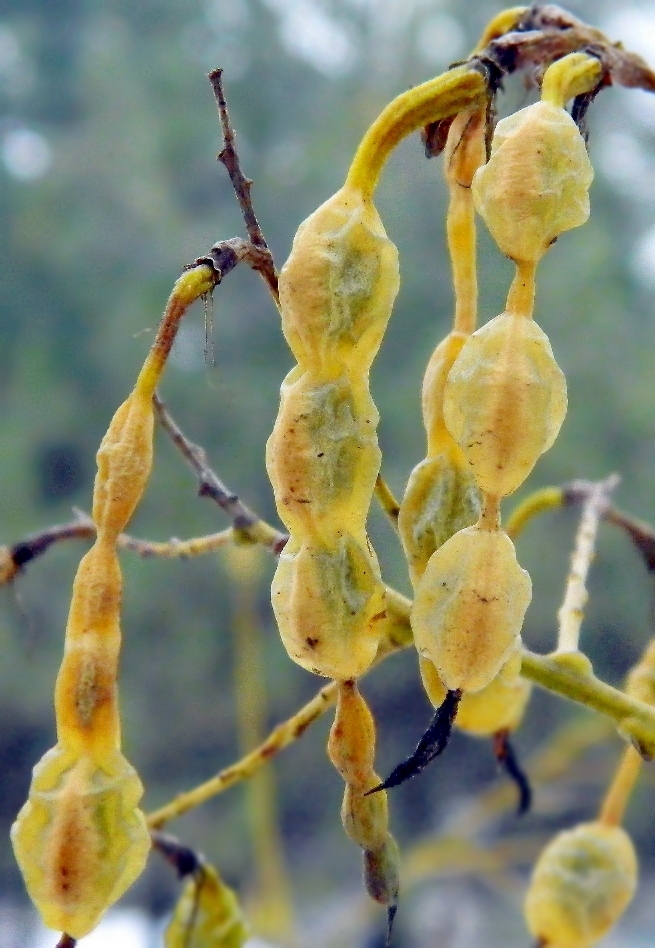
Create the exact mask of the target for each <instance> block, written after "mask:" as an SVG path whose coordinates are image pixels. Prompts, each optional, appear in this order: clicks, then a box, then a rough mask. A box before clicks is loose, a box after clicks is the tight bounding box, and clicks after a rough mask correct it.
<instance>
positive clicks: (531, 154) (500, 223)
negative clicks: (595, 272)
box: [472, 102, 594, 262]
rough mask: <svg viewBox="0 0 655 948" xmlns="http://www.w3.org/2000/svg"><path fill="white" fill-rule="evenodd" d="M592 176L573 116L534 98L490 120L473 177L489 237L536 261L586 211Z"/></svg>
mask: <svg viewBox="0 0 655 948" xmlns="http://www.w3.org/2000/svg"><path fill="white" fill-rule="evenodd" d="M593 177H594V172H593V168H592V167H591V162H590V161H589V156H588V155H587V149H586V146H585V143H584V139H583V138H582V136H581V135H580V132H579V131H578V128H577V126H576V124H575V122H574V121H573V119H572V118H571V116H570V115H569V114H568V112H566V111H565V110H564V109H562V108H560V107H559V106H557V105H553V104H552V103H550V102H536V103H534V105H529V106H528V107H527V108H525V109H521V110H520V111H519V112H515V113H514V114H513V115H510V116H509V117H508V118H505V119H503V120H502V121H500V122H499V123H498V125H497V126H496V130H495V133H494V137H493V141H492V143H491V157H490V159H489V161H488V162H487V164H486V165H483V166H482V167H481V168H479V169H478V171H477V172H476V174H475V177H474V178H473V186H472V187H473V200H474V201H475V207H476V210H477V211H478V213H479V214H480V215H481V217H482V218H483V219H484V222H485V223H486V225H487V227H488V228H489V230H490V232H491V235H492V236H493V238H494V240H495V241H496V243H497V244H498V246H499V247H500V249H501V250H502V251H503V253H504V254H506V255H507V256H508V257H511V258H512V260H516V261H535V262H536V261H537V260H539V259H540V258H541V257H542V256H543V254H544V253H545V252H546V250H548V247H549V246H550V245H551V244H552V243H553V241H554V240H556V239H557V237H558V236H559V235H560V234H561V233H563V232H564V231H566V230H569V229H570V228H572V227H579V226H580V225H581V224H584V223H585V221H586V220H587V218H588V217H589V187H590V185H591V182H592V180H593Z"/></svg>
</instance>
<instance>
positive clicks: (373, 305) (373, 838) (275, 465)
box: [266, 65, 486, 936]
mask: <svg viewBox="0 0 655 948" xmlns="http://www.w3.org/2000/svg"><path fill="white" fill-rule="evenodd" d="M482 97H485V101H486V74H485V70H484V69H480V68H478V67H477V66H471V65H466V66H462V67H457V68H455V69H453V70H451V71H450V72H449V73H446V74H445V75H444V76H441V77H439V78H438V79H436V80H432V81H431V82H429V83H425V84H424V85H423V86H419V87H417V88H416V89H412V90H410V91H409V92H408V93H405V94H404V95H402V96H399V97H398V99H396V100H394V101H393V102H392V103H391V104H390V105H389V106H387V108H386V109H385V110H384V111H383V113H382V114H381V115H380V117H379V118H378V119H377V121H376V122H374V123H373V125H372V126H371V128H370V129H369V130H368V132H367V133H366V135H365V136H364V139H363V141H362V143H361V145H360V147H359V149H358V151H357V153H356V155H355V158H354V160H353V164H352V166H351V169H350V171H349V174H348V176H347V179H346V182H345V184H344V186H343V188H341V190H340V191H338V192H337V193H336V194H335V195H334V196H333V197H332V198H330V199H329V200H328V201H326V203H325V204H323V205H322V206H321V207H320V208H318V210H317V211H315V212H314V213H313V214H312V215H311V216H310V217H309V218H308V219H307V220H306V221H305V222H304V223H303V224H301V225H300V227H299V229H298V232H297V234H296V237H295V239H294V242H293V247H292V251H291V255H290V257H289V259H288V260H287V262H286V264H285V265H284V266H283V268H282V270H281V272H280V277H279V293H280V311H281V316H282V329H283V332H284V335H285V338H286V340H287V342H288V344H289V347H290V349H291V351H292V352H293V355H294V356H295V358H296V360H297V362H298V365H297V366H296V367H295V368H294V369H292V371H291V372H290V373H289V375H288V376H287V378H286V379H285V380H284V382H283V384H282V391H281V404H280V411H279V414H278V417H277V420H276V423H275V427H274V429H273V432H272V434H271V437H270V438H269V441H268V444H267V450H266V465H267V470H268V474H269V477H270V480H271V483H272V485H273V490H274V493H275V499H276V504H277V509H278V513H279V515H280V518H281V519H282V521H283V522H284V523H285V525H286V526H287V527H288V529H289V532H290V539H289V542H288V543H287V546H286V547H285V549H284V550H283V552H282V554H281V556H280V560H279V563H278V567H277V570H276V573H275V577H274V579H273V584H272V601H273V609H274V612H275V615H276V619H277V622H278V626H279V629H280V634H281V637H282V641H283V643H284V645H285V647H286V649H287V651H288V653H289V655H290V656H291V658H292V659H294V660H295V661H296V662H298V663H299V664H300V665H302V666H303V667H304V668H306V669H308V670H309V671H312V672H315V673H316V674H319V675H324V676H325V677H328V678H333V679H334V680H335V681H337V682H338V684H339V700H338V706H337V712H336V716H335V722H334V727H333V728H332V731H331V734H330V740H329V744H328V752H329V756H330V758H331V760H332V761H333V763H334V765H335V767H336V768H337V770H339V772H340V773H341V774H342V775H343V777H344V780H345V782H346V788H345V796H344V805H343V808H342V820H343V823H344V827H345V829H346V832H347V833H348V835H349V836H350V837H351V838H352V839H353V840H354V841H355V842H357V843H358V845H360V846H361V847H362V849H363V852H364V877H365V884H366V888H367V890H368V892H369V894H370V895H371V896H372V898H374V899H375V900H376V901H378V902H381V903H382V904H383V905H386V906H387V914H388V936H390V933H391V926H392V924H393V918H394V915H395V911H396V904H397V896H398V853H397V847H396V844H395V841H394V840H393V837H392V836H391V835H390V834H389V832H388V829H387V826H388V817H387V806H386V799H385V798H384V795H382V794H381V795H378V796H377V798H372V797H369V796H367V793H369V792H370V790H371V789H372V788H373V787H374V786H375V785H376V784H378V783H379V777H377V775H376V774H375V773H374V770H373V757H374V750H375V728H374V724H373V718H372V716H371V713H370V711H369V709H368V707H367V705H366V703H365V701H364V699H363V698H362V696H361V694H360V693H359V691H358V689H357V686H356V679H357V678H359V677H360V676H361V675H362V674H363V673H364V672H365V671H366V670H367V669H368V668H369V666H370V665H371V663H372V662H373V660H374V658H375V655H376V652H377V648H378V644H379V641H380V638H381V634H382V631H383V627H384V619H385V618H386V611H385V593H384V586H383V584H382V581H381V578H380V572H379V567H378V563H377V558H376V556H375V553H374V551H373V549H372V547H371V545H370V543H369V541H368V537H367V534H366V520H367V516H368V509H369V506H370V502H371V498H372V495H373V491H374V487H375V481H376V478H377V475H378V471H379V467H380V450H379V447H378V444H377V438H376V433H375V431H376V425H377V421H378V413H377V410H376V408H375V405H374V403H373V400H372V398H371V395H370V392H369V387H368V385H369V371H370V368H371V365H372V362H373V360H374V358H375V355H376V354H377V351H378V349H379V346H380V344H381V342H382V337H383V335H384V332H385V329H386V325H387V322H388V320H389V317H390V315H391V309H392V306H393V302H394V299H395V297H396V294H397V292H398V287H399V275H398V255H397V251H396V248H395V247H394V245H393V244H392V243H391V241H390V240H389V238H388V237H387V235H386V232H385V230H384V227H383V224H382V221H381V220H380V217H379V215H378V212H377V210H376V208H375V206H374V204H373V200H372V198H373V193H374V190H375V186H376V184H377V180H378V178H379V175H380V172H381V170H382V167H383V165H384V161H385V160H386V157H387V156H388V155H389V153H390V152H391V151H392V150H393V148H394V147H395V146H396V145H397V144H398V142H399V141H400V140H401V139H402V138H403V137H404V136H405V135H407V134H409V133H410V132H412V131H414V130H415V129H417V128H419V127H420V126H421V125H423V124H425V123H426V121H428V120H432V119H439V118H442V117H445V116H447V115H451V114H454V113H455V112H457V111H460V110H461V108H463V107H464V106H465V105H468V104H469V103H470V102H472V101H475V100H478V99H481V98H482Z"/></svg>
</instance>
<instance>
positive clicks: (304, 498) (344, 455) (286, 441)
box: [266, 366, 380, 534]
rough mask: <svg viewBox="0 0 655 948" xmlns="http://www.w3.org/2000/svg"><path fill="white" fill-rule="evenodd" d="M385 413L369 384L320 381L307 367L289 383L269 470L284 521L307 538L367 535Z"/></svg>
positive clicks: (272, 438)
mask: <svg viewBox="0 0 655 948" xmlns="http://www.w3.org/2000/svg"><path fill="white" fill-rule="evenodd" d="M378 418H379V415H378V411H377V409H376V407H375V404H374V403H373V399H372V398H371V395H370V392H369V390H368V386H367V384H366V383H365V382H357V381H356V380H354V379H350V378H349V377H348V376H346V375H339V376H337V377H336V378H331V379H328V380H323V379H317V378H316V377H315V376H314V375H313V374H311V373H309V372H303V370H302V368H301V367H300V366H298V367H296V368H295V369H293V370H292V371H291V372H290V373H289V375H288V376H287V378H286V379H285V380H284V382H283V383H282V389H281V403H280V411H279V414H278V417H277V420H276V422H275V427H274V429H273V432H272V434H271V436H270V438H269V440H268V444H267V446H266V467H267V470H268V475H269V477H270V479H271V483H272V485H273V488H274V491H275V498H276V502H277V509H278V512H279V514H280V517H281V519H282V521H283V522H284V523H285V525H286V526H287V527H288V528H289V529H290V530H291V532H292V533H293V532H296V531H299V532H300V533H301V534H309V533H312V532H313V531H315V532H317V533H320V532H321V530H322V529H324V528H326V529H328V530H329V531H330V532H331V533H333V532H334V528H335V525H336V524H339V525H342V526H344V527H347V528H348V529H349V530H350V531H351V532H352V533H360V532H361V531H362V530H363V529H364V525H365V523H366V515H367V513H368V507H369V504H370V499H371V495H372V493H373V489H374V486H375V479H376V477H377V474H378V470H379V468H380V449H379V447H378V442H377V437H376V428H377V423H378Z"/></svg>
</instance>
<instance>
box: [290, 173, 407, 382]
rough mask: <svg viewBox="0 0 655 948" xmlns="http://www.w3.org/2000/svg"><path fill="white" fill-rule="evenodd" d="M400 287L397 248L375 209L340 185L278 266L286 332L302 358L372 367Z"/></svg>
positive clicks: (308, 363)
mask: <svg viewBox="0 0 655 948" xmlns="http://www.w3.org/2000/svg"><path fill="white" fill-rule="evenodd" d="M398 287H399V276H398V252H397V250H396V248H395V246H394V245H393V244H392V243H391V241H390V240H389V238H388V237H387V235H386V232H385V229H384V226H383V224H382V221H381V220H380V216H379V214H378V212H377V210H376V209H375V206H374V205H373V203H372V202H371V201H370V200H366V199H364V197H363V196H362V194H361V192H360V191H359V190H357V189H355V188H350V187H343V188H342V189H341V190H340V191H337V193H336V194H334V195H333V196H332V197H331V198H330V199H329V200H328V201H326V202H325V203H324V204H322V205H321V207H319V208H318V209H317V210H316V211H314V213H313V214H311V215H310V216H309V217H308V218H307V220H305V221H304V222H303V223H302V224H301V225H300V227H299V228H298V232H297V234H296V236H295V238H294V241H293V247H292V250H291V255H290V256H289V259H288V260H287V262H286V263H285V264H284V266H283V267H282V270H281V271H280V280H279V292H280V309H281V312H282V329H283V331H284V335H285V337H286V340H287V342H288V343H289V346H290V347H291V350H292V352H293V354H294V355H295V357H296V359H297V360H298V362H299V363H300V364H301V365H303V366H305V367H308V366H314V367H315V368H317V367H318V366H319V365H320V366H323V367H328V366H339V365H341V364H343V363H348V364H349V365H350V366H357V367H358V368H359V370H360V371H367V370H368V368H369V367H370V364H371V362H372V361H373V359H374V358H375V354H376V352H377V350H378V348H379V346H380V343H381V341H382V337H383V335H384V331H385V329H386V326H387V322H388V321H389V316H390V315H391V309H392V306H393V302H394V299H395V298H396V294H397V293H398Z"/></svg>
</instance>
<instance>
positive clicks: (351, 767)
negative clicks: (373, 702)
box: [327, 681, 375, 791]
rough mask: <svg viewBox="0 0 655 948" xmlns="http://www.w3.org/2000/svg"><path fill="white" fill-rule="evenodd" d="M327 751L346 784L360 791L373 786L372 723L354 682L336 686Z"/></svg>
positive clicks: (368, 710) (373, 735)
mask: <svg viewBox="0 0 655 948" xmlns="http://www.w3.org/2000/svg"><path fill="white" fill-rule="evenodd" d="M327 749H328V755H329V757H330V760H331V761H332V764H333V765H334V767H335V768H336V769H337V770H338V771H339V773H340V774H341V776H342V777H343V779H344V780H345V781H346V783H348V784H351V785H352V786H354V787H357V788H358V789H359V790H362V791H363V790H368V789H369V787H370V786H374V784H371V781H370V774H371V771H372V770H373V762H374V759H375V721H374V720H373V715H372V714H371V710H370V708H369V706H368V705H367V704H366V701H365V700H364V698H363V697H362V695H361V694H360V692H359V689H358V688H357V685H356V683H355V682H354V681H345V682H343V683H342V684H341V685H340V687H339V697H338V699H337V709H336V712H335V715H334V722H333V724H332V727H331V728H330V736H329V738H328V745H327Z"/></svg>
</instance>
